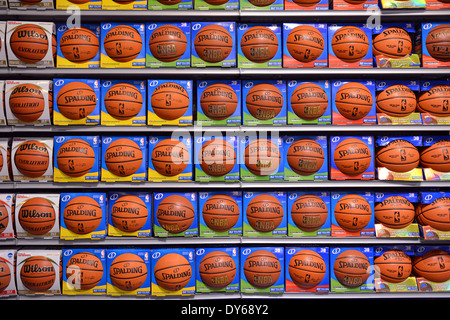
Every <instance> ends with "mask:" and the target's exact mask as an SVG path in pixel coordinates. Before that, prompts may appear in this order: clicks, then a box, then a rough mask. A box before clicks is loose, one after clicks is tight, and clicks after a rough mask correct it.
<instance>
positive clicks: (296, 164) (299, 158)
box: [286, 139, 325, 176]
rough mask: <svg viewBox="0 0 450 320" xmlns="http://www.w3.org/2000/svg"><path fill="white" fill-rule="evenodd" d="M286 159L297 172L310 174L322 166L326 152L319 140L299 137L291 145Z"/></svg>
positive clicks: (302, 174)
mask: <svg viewBox="0 0 450 320" xmlns="http://www.w3.org/2000/svg"><path fill="white" fill-rule="evenodd" d="M286 160H287V162H288V164H289V167H290V168H291V169H292V170H293V171H294V172H295V173H297V174H299V175H301V176H309V175H312V174H314V173H316V172H317V171H319V170H320V168H322V165H323V162H324V160H325V154H324V151H323V149H322V146H321V145H320V144H319V143H318V142H317V141H314V140H312V139H299V140H296V141H294V142H293V143H292V144H291V145H290V146H289V149H288V151H287V155H286Z"/></svg>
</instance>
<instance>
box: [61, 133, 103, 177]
mask: <svg viewBox="0 0 450 320" xmlns="http://www.w3.org/2000/svg"><path fill="white" fill-rule="evenodd" d="M56 163H57V164H58V168H59V170H61V171H62V172H63V173H64V174H66V175H68V176H70V177H81V176H83V175H85V174H87V173H88V172H89V171H91V169H92V167H93V166H94V164H95V152H94V149H93V148H92V147H91V145H90V144H89V143H88V142H86V141H84V140H82V139H71V140H68V141H66V142H64V143H63V144H62V145H61V146H60V148H59V150H58V153H57V154H56Z"/></svg>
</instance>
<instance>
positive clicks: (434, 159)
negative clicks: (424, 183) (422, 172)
mask: <svg viewBox="0 0 450 320" xmlns="http://www.w3.org/2000/svg"><path fill="white" fill-rule="evenodd" d="M420 163H421V164H422V166H423V167H425V168H431V169H433V170H436V171H440V172H449V171H450V140H440V141H438V142H436V143H434V144H433V145H432V146H429V147H426V148H425V149H423V150H422V151H421V152H420Z"/></svg>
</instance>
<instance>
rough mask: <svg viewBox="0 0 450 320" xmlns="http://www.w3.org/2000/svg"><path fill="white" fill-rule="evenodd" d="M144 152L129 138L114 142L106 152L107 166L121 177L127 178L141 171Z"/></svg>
mask: <svg viewBox="0 0 450 320" xmlns="http://www.w3.org/2000/svg"><path fill="white" fill-rule="evenodd" d="M142 159H143V155H142V150H141V148H140V147H139V146H138V144H137V143H136V142H134V141H133V140H131V139H128V138H120V139H117V140H115V141H113V142H112V143H111V144H110V145H109V146H108V147H107V148H106V152H105V165H106V167H107V168H108V170H109V171H110V172H111V173H112V174H114V175H116V176H119V177H127V176H130V175H132V174H134V173H135V172H136V171H138V170H139V168H140V167H141V164H142Z"/></svg>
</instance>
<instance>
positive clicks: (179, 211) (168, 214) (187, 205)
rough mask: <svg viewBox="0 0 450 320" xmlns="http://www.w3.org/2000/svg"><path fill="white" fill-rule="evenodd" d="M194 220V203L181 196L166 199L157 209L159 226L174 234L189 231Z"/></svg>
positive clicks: (171, 196)
mask: <svg viewBox="0 0 450 320" xmlns="http://www.w3.org/2000/svg"><path fill="white" fill-rule="evenodd" d="M194 218H195V210H194V207H193V206H192V203H191V202H190V201H189V200H188V199H186V198H185V197H183V196H180V195H170V196H168V197H166V198H164V199H163V200H162V201H161V202H160V203H159V205H158V207H157V208H156V219H157V220H158V223H159V225H160V226H161V227H162V228H163V229H164V230H166V231H167V232H169V233H172V234H176V233H181V232H184V231H186V230H187V229H189V227H190V226H191V225H192V222H194Z"/></svg>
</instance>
